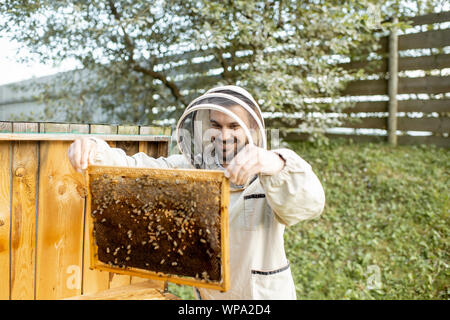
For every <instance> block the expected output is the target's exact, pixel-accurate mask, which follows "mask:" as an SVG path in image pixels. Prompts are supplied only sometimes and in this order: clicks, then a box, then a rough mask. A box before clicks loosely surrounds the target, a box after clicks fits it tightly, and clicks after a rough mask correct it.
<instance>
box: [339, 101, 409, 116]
mask: <svg viewBox="0 0 450 320" xmlns="http://www.w3.org/2000/svg"><path fill="white" fill-rule="evenodd" d="M400 103H401V102H400V101H399V105H400ZM387 110H388V103H387V101H363V102H357V103H355V105H354V107H351V108H346V109H344V110H342V113H347V114H348V113H360V112H387Z"/></svg>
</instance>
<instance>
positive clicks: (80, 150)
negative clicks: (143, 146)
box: [68, 86, 325, 299]
mask: <svg viewBox="0 0 450 320" xmlns="http://www.w3.org/2000/svg"><path fill="white" fill-rule="evenodd" d="M176 129H177V131H176V136H177V143H178V147H179V149H180V151H181V154H176V155H171V156H169V157H167V158H164V157H160V158H158V159H154V158H151V157H149V156H148V155H146V154H145V153H142V152H140V153H137V154H135V155H133V156H131V157H130V156H127V155H126V154H125V152H124V151H123V150H122V149H118V148H111V147H109V145H108V144H107V143H106V142H105V141H103V140H100V139H97V138H91V137H90V138H83V139H79V140H76V141H75V142H74V143H73V144H71V146H70V147H69V150H68V157H69V160H70V162H71V163H72V165H73V167H74V168H75V169H77V170H79V171H81V170H84V169H86V168H87V166H88V164H101V165H109V166H130V167H153V168H198V169H215V170H217V169H219V170H225V172H224V174H225V176H227V177H228V178H229V180H230V190H231V192H230V203H229V241H230V243H229V245H230V290H228V291H226V292H220V291H217V290H211V289H196V294H197V297H198V298H199V299H296V292H295V286H294V281H293V278H292V274H291V270H290V266H289V261H288V260H287V258H286V254H285V250H284V241H283V233H284V229H285V227H286V226H292V225H294V224H296V223H298V222H299V221H303V220H308V219H312V218H316V217H318V216H319V215H320V214H321V213H322V211H323V208H324V205H325V195H324V191H323V188H322V185H321V183H320V181H319V180H318V178H317V177H316V175H315V174H314V172H313V170H312V169H311V166H310V165H309V164H308V163H307V162H306V161H304V160H303V159H302V158H301V157H300V156H298V155H297V154H296V153H295V152H293V151H291V150H289V149H284V148H283V149H277V150H270V151H269V150H267V146H266V145H267V142H266V135H265V130H264V119H263V117H262V113H261V110H260V108H259V106H258V104H257V102H256V101H255V100H254V99H253V97H252V96H251V95H250V94H249V93H248V92H247V91H246V90H244V89H243V88H240V87H237V86H223V87H217V88H213V89H211V90H209V91H207V92H206V93H205V94H203V95H202V96H200V97H199V98H197V99H195V100H194V101H192V102H191V104H190V105H189V106H188V107H187V108H186V109H185V112H184V114H183V115H182V116H181V118H180V119H179V121H178V124H177V128H176Z"/></svg>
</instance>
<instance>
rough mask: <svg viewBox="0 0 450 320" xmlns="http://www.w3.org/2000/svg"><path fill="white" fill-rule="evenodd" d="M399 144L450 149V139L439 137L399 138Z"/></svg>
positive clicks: (406, 136)
mask: <svg viewBox="0 0 450 320" xmlns="http://www.w3.org/2000/svg"><path fill="white" fill-rule="evenodd" d="M398 144H400V145H417V144H425V145H431V144H432V145H435V146H437V147H440V148H450V139H449V138H448V137H438V136H409V135H404V136H398Z"/></svg>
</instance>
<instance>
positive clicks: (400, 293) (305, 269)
mask: <svg viewBox="0 0 450 320" xmlns="http://www.w3.org/2000/svg"><path fill="white" fill-rule="evenodd" d="M289 148H291V149H293V150H295V151H296V152H297V153H298V154H299V155H300V156H301V157H302V158H304V159H305V160H306V161H307V162H309V163H310V164H311V165H312V167H313V170H314V172H315V173H316V174H317V176H318V177H319V179H320V181H321V182H322V184H323V187H324V189H325V194H326V206H325V210H324V212H323V214H322V216H321V217H320V218H318V219H314V220H310V221H303V222H300V223H298V224H296V225H295V226H292V227H288V228H286V232H285V248H286V254H287V257H288V259H289V261H290V264H291V270H292V274H293V277H294V281H295V284H296V289H297V298H298V299H449V297H450V294H449V293H450V271H449V263H450V262H449V225H450V224H449V222H450V221H449V209H450V206H449V197H448V196H449V173H450V152H449V151H448V150H447V149H439V148H435V147H433V146H399V147H391V146H388V145H386V144H381V143H378V144H373V143H352V142H351V141H348V140H336V141H331V142H330V143H329V144H328V145H321V146H317V145H313V144H310V143H306V142H295V143H290V144H289ZM169 289H170V291H171V292H173V293H175V294H177V295H179V296H180V297H182V298H184V299H192V298H193V295H192V289H191V288H189V287H185V286H177V285H172V284H171V285H170V286H169Z"/></svg>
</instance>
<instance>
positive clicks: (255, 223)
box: [243, 193, 266, 231]
mask: <svg viewBox="0 0 450 320" xmlns="http://www.w3.org/2000/svg"><path fill="white" fill-rule="evenodd" d="M265 202H266V195H265V194H263V193H255V194H250V195H247V196H244V217H243V218H244V227H245V230H247V231H255V230H257V229H258V228H260V227H262V226H263V225H264V215H265V212H266V210H264V209H265V207H264V205H265Z"/></svg>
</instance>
